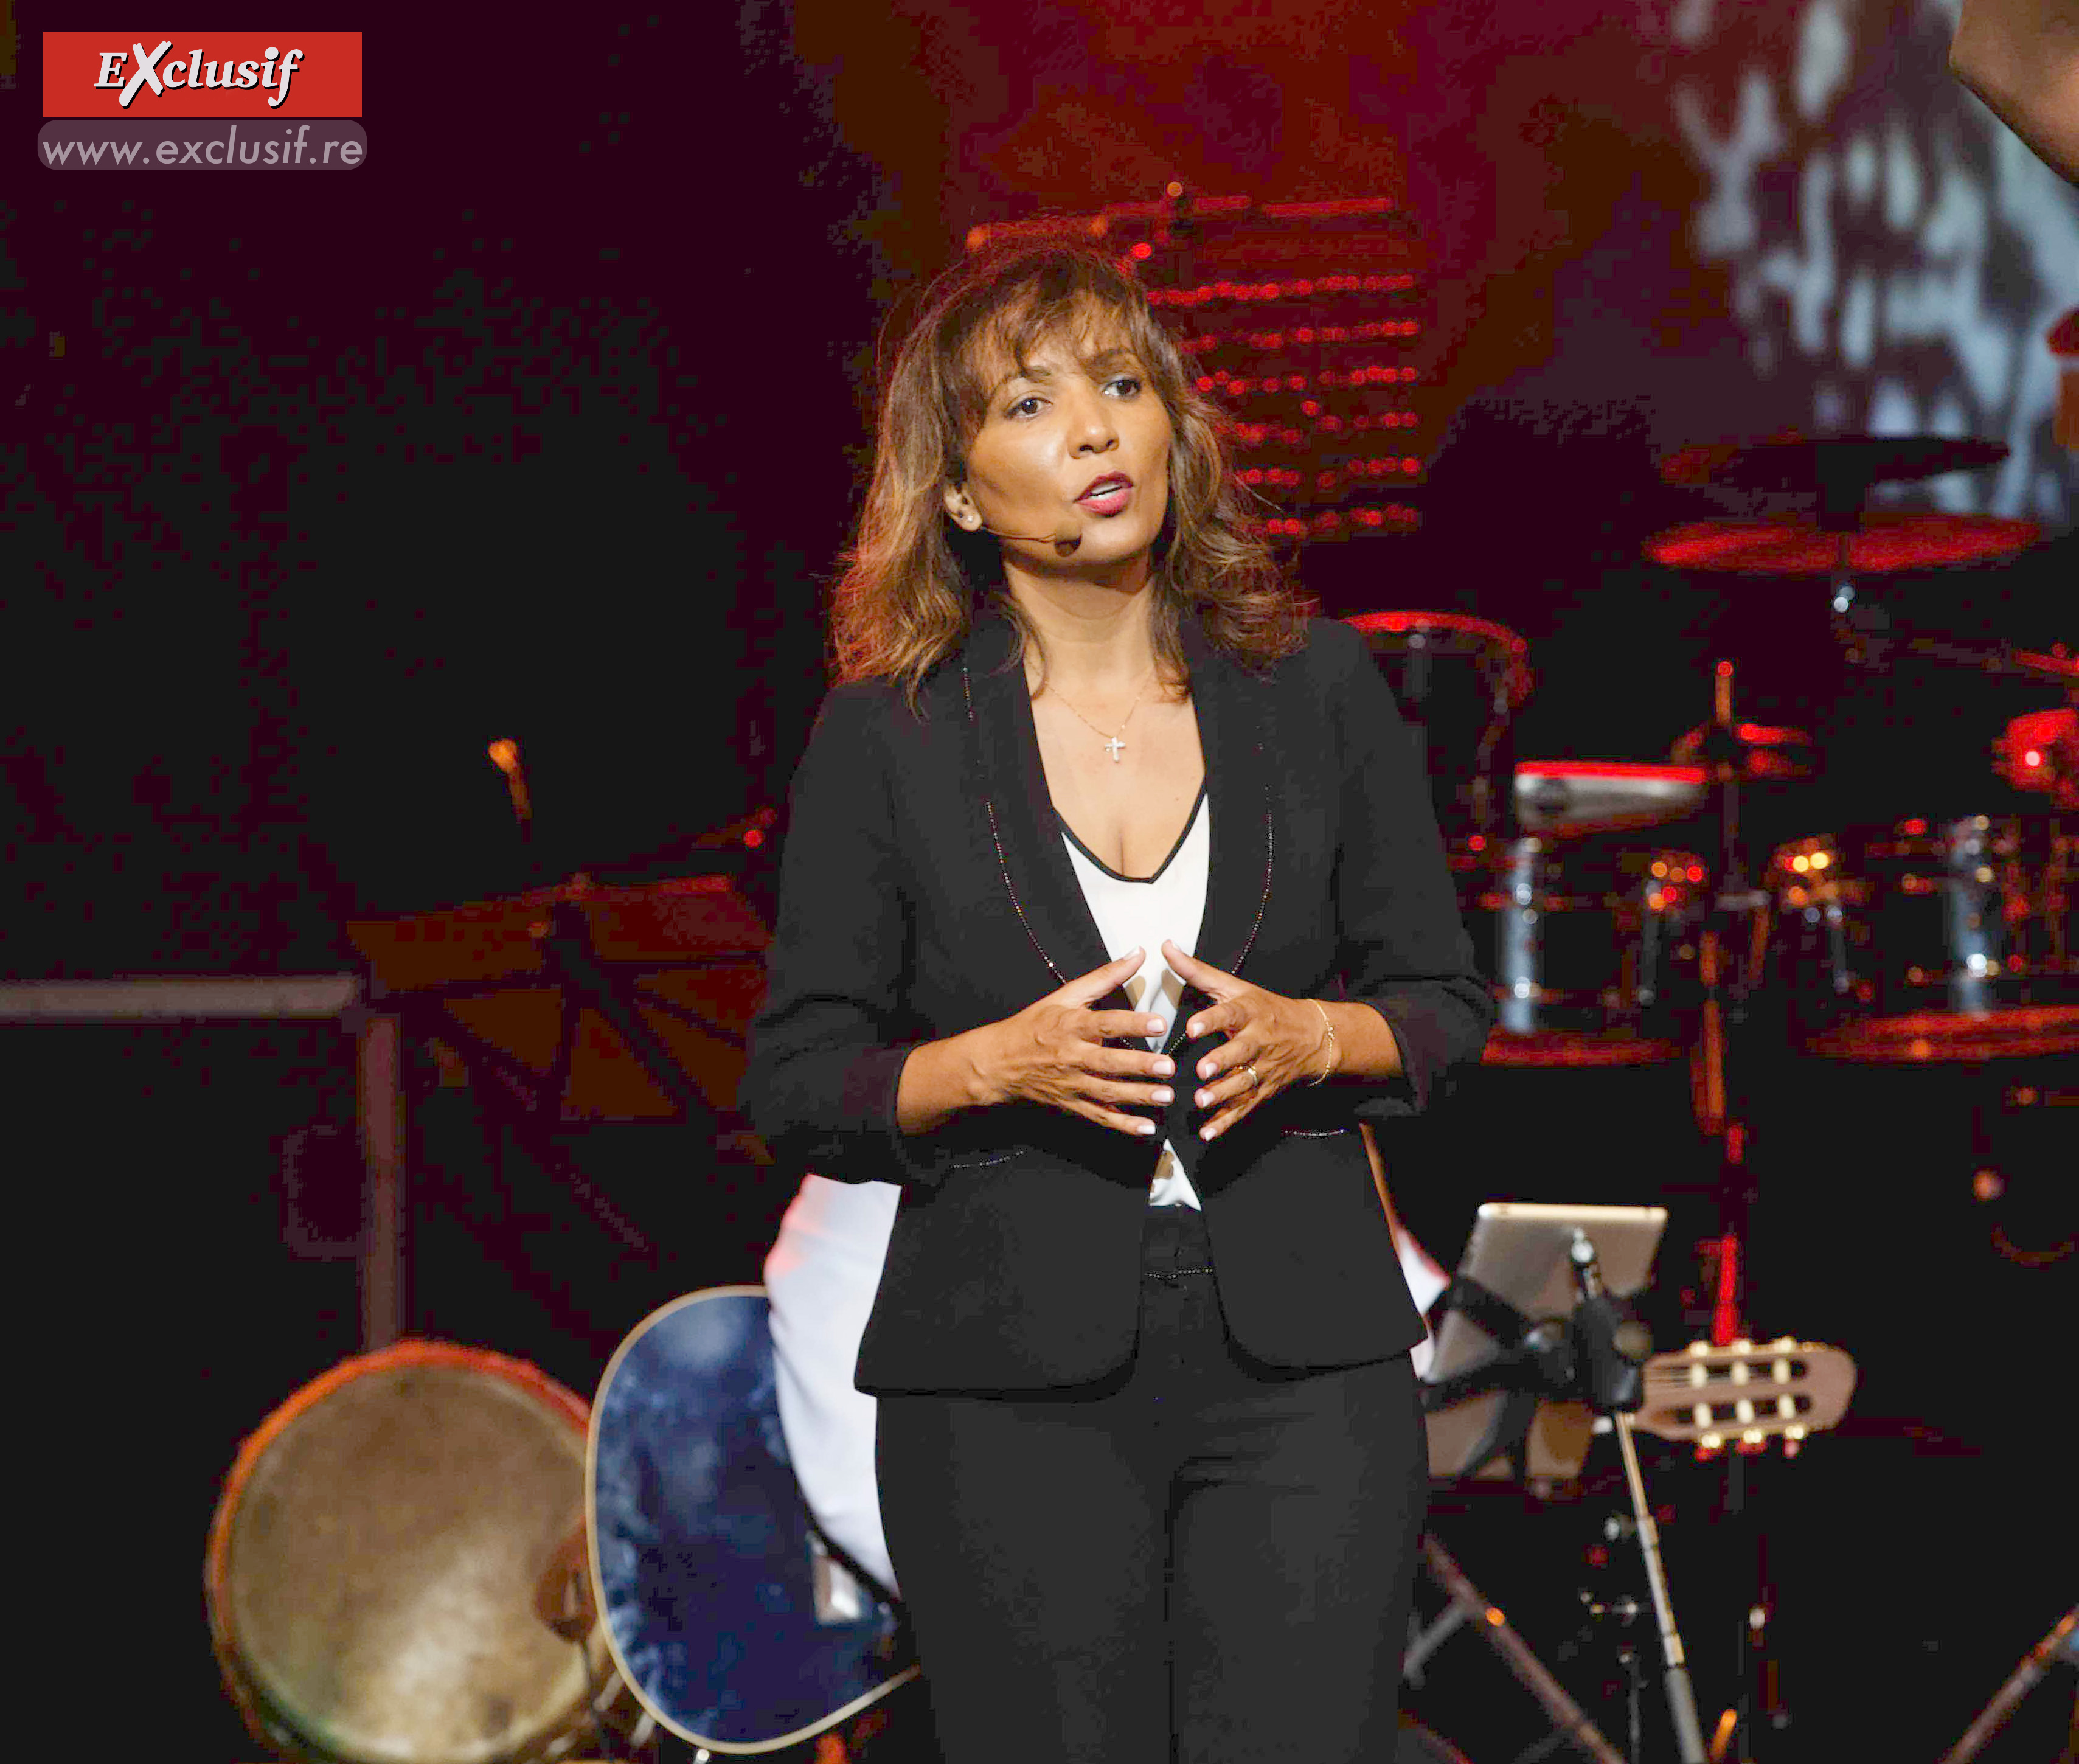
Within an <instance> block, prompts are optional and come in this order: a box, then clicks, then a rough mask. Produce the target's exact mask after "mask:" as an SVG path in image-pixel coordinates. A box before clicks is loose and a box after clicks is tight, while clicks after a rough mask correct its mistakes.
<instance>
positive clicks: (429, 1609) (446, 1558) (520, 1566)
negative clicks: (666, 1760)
mask: <svg viewBox="0 0 2079 1764" xmlns="http://www.w3.org/2000/svg"><path fill="white" fill-rule="evenodd" d="M586 1422H587V1411H586V1407H585V1405H584V1403H583V1402H580V1401H579V1399H578V1398H576V1397H575V1396H574V1395H572V1394H571V1393H570V1392H569V1391H567V1390H564V1389H563V1387H562V1386H560V1385H558V1384H556V1383H555V1382H553V1381H552V1380H550V1379H549V1378H548V1377H545V1376H544V1375H543V1374H542V1373H540V1372H538V1371H537V1370H535V1369H533V1367H531V1366H529V1365H525V1364H523V1363H522V1362H521V1361H517V1360H510V1359H508V1358H506V1357H505V1356H503V1355H501V1354H496V1353H489V1352H483V1351H480V1350H477V1349H473V1348H458V1347H451V1346H448V1345H446V1344H441V1343H437V1342H421V1341H409V1342H404V1343H400V1344H398V1345H397V1346H395V1347H394V1348H387V1349H385V1350H383V1352H379V1353H373V1354H368V1355H366V1356H362V1357H360V1358H358V1359H353V1360H349V1361H345V1362H344V1363H343V1364H341V1365H338V1366H336V1367H334V1368H333V1369H332V1370H331V1371H330V1372H328V1373H325V1374H324V1376H323V1377H320V1378H318V1379H317V1380H316V1381H315V1382H312V1383H311V1384H309V1385H307V1386H305V1387H304V1388H303V1390H299V1392H297V1393H296V1394H295V1396H293V1397H291V1398H290V1399H289V1401H288V1402H286V1403H284V1404H283V1405H282V1407H280V1408H278V1409H277V1410H276V1411H274V1414H273V1415H270V1416H269V1417H268V1419H266V1422H265V1423H262V1425H261V1428H260V1429H259V1431H258V1432H256V1433H255V1434H254V1435H253V1437H252V1438H251V1439H249V1440H247V1441H246V1443H245V1446H244V1447H243V1448H241V1451H240V1453H239V1454H238V1458H237V1461H236V1464H235V1465H233V1466H232V1470H231V1473H230V1474H229V1476H228V1478H226V1479H225V1484H224V1495H223V1498H222V1499H221V1500H220V1502H219V1503H218V1505H217V1509H216V1517H215V1523H214V1524H212V1526H211V1529H210V1539H209V1557H208V1563H207V1594H208V1603H209V1620H210V1629H211V1635H212V1637H213V1638H214V1640H215V1647H216V1655H217V1661H218V1663H219V1665H220V1666H221V1667H222V1669H223V1672H224V1682H225V1683H226V1685H227V1686H228V1687H229V1689H230V1691H231V1693H232V1696H233V1698H234V1699H236V1701H237V1703H238V1704H239V1707H240V1708H241V1711H242V1712H243V1713H244V1714H245V1719H246V1722H247V1724H248V1725H249V1727H250V1728H252V1730H253V1734H254V1735H255V1737H257V1738H258V1739H259V1740H261V1741H262V1742H263V1743H264V1744H266V1745H270V1746H271V1747H273V1748H274V1749H276V1750H277V1751H278V1752H280V1753H282V1754H284V1755H286V1756H288V1757H291V1758H302V1759H308V1760H312V1761H315V1764H491V1761H492V1760H494V1759H495V1760H500V1761H504V1760H513V1761H517V1764H535V1761H547V1760H553V1759H556V1758H563V1757H564V1756H565V1755H567V1754H569V1753H570V1752H571V1750H572V1749H574V1748H575V1747H577V1746H578V1745H579V1744H580V1743H581V1742H589V1743H588V1747H587V1749H589V1750H597V1749H600V1746H599V1743H598V1740H597V1738H596V1737H595V1725H594V1718H595V1716H597V1717H599V1718H600V1719H604V1720H608V1721H609V1723H610V1724H613V1725H614V1726H616V1727H618V1728H621V1729H622V1730H623V1731H624V1732H625V1731H627V1729H628V1728H629V1726H630V1724H631V1723H630V1716H631V1715H632V1713H633V1703H632V1700H631V1699H628V1698H627V1697H626V1694H625V1689H624V1688H623V1687H621V1682H620V1681H619V1679H618V1678H617V1676H616V1675H615V1674H614V1672H613V1665H612V1662H611V1660H610V1659H609V1656H608V1653H607V1649H606V1647H605V1645H604V1638H603V1637H601V1636H600V1635H599V1634H598V1633H597V1632H595V1633H594V1634H593V1635H592V1637H590V1638H589V1639H588V1641H587V1642H586V1644H585V1645H584V1647H583V1648H580V1647H579V1646H578V1645H575V1644H573V1643H571V1642H568V1641H563V1640H562V1639H561V1638H560V1637H558V1636H556V1635H555V1634H554V1632H552V1631H550V1629H549V1628H547V1627H546V1625H545V1624H543V1623H542V1621H541V1620H540V1619H539V1618H538V1616H536V1615H535V1611H534V1603H533V1595H534V1586H535V1582H536V1579H537V1578H538V1576H539V1574H541V1572H542V1567H543V1565H544V1564H546V1562H547V1561H549V1559H550V1557H551V1556H552V1555H553V1554H554V1552H555V1550H556V1548H557V1546H558V1544H559V1543H560V1542H561V1541H562V1540H563V1538H564V1537H566V1536H567V1535H568V1534H569V1533H570V1532H571V1530H572V1529H573V1528H575V1526H576V1524H577V1523H578V1521H579V1519H580V1518H581V1517H582V1515H583V1514H584V1454H585V1428H586Z"/></svg>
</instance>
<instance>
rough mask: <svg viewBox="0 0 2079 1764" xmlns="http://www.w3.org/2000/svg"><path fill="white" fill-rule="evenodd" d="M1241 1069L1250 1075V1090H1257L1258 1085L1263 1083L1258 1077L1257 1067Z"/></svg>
mask: <svg viewBox="0 0 2079 1764" xmlns="http://www.w3.org/2000/svg"><path fill="white" fill-rule="evenodd" d="M1241 1069H1242V1070H1243V1071H1244V1072H1247V1073H1248V1074H1249V1089H1252V1090H1253V1089H1256V1087H1257V1085H1260V1084H1261V1083H1262V1082H1263V1081H1262V1080H1261V1078H1259V1077H1257V1075H1256V1068H1255V1067H1253V1066H1244V1067H1243V1068H1241Z"/></svg>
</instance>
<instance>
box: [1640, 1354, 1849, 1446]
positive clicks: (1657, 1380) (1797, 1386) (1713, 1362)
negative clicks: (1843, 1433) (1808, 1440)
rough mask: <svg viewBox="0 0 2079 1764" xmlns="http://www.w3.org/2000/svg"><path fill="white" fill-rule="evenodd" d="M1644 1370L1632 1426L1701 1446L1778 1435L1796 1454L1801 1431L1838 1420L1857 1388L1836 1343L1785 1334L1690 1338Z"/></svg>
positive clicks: (1744, 1442)
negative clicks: (1761, 1338) (1717, 1340)
mask: <svg viewBox="0 0 2079 1764" xmlns="http://www.w3.org/2000/svg"><path fill="white" fill-rule="evenodd" d="M1642 1371H1643V1375H1644V1384H1645V1391H1646V1402H1645V1406H1644V1407H1642V1408H1641V1409H1640V1411H1638V1414H1637V1415H1634V1416H1633V1417H1632V1425H1633V1427H1634V1428H1638V1430H1639V1431H1640V1432H1644V1433H1651V1434H1655V1435H1657V1436H1659V1437H1660V1438H1661V1439H1663V1440H1692V1441H1694V1442H1695V1443H1696V1444H1698V1445H1699V1446H1700V1447H1701V1448H1703V1449H1705V1451H1717V1450H1718V1449H1720V1448H1722V1447H1726V1446H1734V1447H1746V1448H1753V1447H1756V1446H1760V1445H1764V1444H1767V1442H1768V1441H1769V1440H1772V1439H1779V1438H1780V1440H1782V1441H1783V1444H1784V1453H1785V1454H1786V1455H1788V1454H1791V1453H1795V1452H1796V1451H1797V1448H1798V1446H1799V1445H1800V1444H1801V1443H1802V1442H1803V1441H1804V1440H1805V1437H1806V1436H1807V1435H1809V1434H1813V1433H1817V1432H1820V1431H1821V1430H1822V1429H1823V1428H1830V1427H1833V1426H1834V1425H1836V1424H1837V1423H1838V1422H1839V1421H1840V1419H1841V1417H1842V1416H1843V1415H1845V1414H1847V1411H1848V1398H1849V1397H1850V1396H1851V1395H1852V1394H1854V1392H1855V1361H1852V1360H1851V1359H1850V1358H1849V1357H1848V1356H1847V1354H1845V1353H1843V1352H1842V1351H1841V1350H1840V1349H1839V1348H1825V1347H1822V1346H1820V1345H1819V1344H1818V1343H1817V1342H1812V1341H1797V1340H1793V1339H1792V1337H1790V1336H1783V1337H1781V1338H1780V1340H1776V1341H1767V1342H1755V1341H1735V1342H1734V1343H1733V1344H1731V1345H1730V1347H1725V1348H1717V1347H1713V1346H1712V1345H1711V1344H1710V1343H1709V1342H1706V1341H1695V1342H1692V1343H1691V1344H1689V1346H1688V1349H1687V1350H1686V1351H1685V1352H1681V1353H1661V1354H1655V1355H1654V1356H1653V1357H1652V1358H1651V1359H1650V1360H1649V1361H1646V1365H1645V1366H1644V1368H1643V1369H1642Z"/></svg>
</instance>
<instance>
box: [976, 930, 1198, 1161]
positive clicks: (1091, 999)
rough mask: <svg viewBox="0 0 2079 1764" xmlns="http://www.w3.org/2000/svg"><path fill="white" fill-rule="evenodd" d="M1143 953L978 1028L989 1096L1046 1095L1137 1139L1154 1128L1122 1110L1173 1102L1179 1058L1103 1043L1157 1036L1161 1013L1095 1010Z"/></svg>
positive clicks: (1136, 967)
mask: <svg viewBox="0 0 2079 1764" xmlns="http://www.w3.org/2000/svg"><path fill="white" fill-rule="evenodd" d="M1143 959H1144V951H1140V950H1132V951H1128V952H1127V954H1126V955H1122V956H1120V957H1119V959H1118V960H1117V961H1115V962H1107V963H1106V964H1105V965H1104V966H1103V967H1102V968H1094V969H1092V970H1091V971H1090V972H1089V973H1087V974H1085V975H1084V976H1082V977H1081V979H1078V980H1070V981H1069V984H1067V985H1065V986H1064V987H1062V988H1061V989H1060V991H1058V992H1053V993H1048V994H1047V996H1046V997H1044V998H1041V999H1039V1000H1036V1001H1035V1002H1033V1003H1032V1004H1030V1005H1027V1006H1026V1007H1025V1009H1023V1010H1021V1011H1020V1012H1019V1014H1017V1015H1016V1016H1015V1017H1006V1018H1004V1020H1003V1021H1002V1022H998V1023H991V1024H989V1026H987V1027H986V1028H985V1029H982V1030H977V1031H976V1034H977V1037H978V1038H979V1039H980V1040H981V1047H979V1048H978V1049H977V1055H978V1057H977V1060H976V1065H977V1070H978V1072H979V1074H980V1076H981V1080H982V1086H983V1093H984V1095H985V1097H986V1098H987V1099H988V1101H990V1102H1010V1101H1023V1102H1041V1103H1044V1104H1046V1105H1047V1106H1048V1107H1049V1108H1052V1109H1060V1110H1064V1111H1065V1112H1066V1113H1068V1114H1079V1115H1081V1116H1082V1118H1084V1119H1085V1120H1086V1121H1094V1122H1097V1123H1098V1126H1100V1127H1111V1128H1112V1129H1113V1130H1115V1131H1117V1132H1120V1133H1130V1134H1132V1135H1134V1136H1135V1137H1136V1138H1137V1139H1139V1138H1145V1137H1147V1136H1148V1135H1152V1133H1153V1132H1154V1131H1155V1129H1156V1123H1155V1122H1152V1121H1150V1120H1149V1119H1148V1118H1147V1117H1146V1116H1144V1115H1137V1114H1123V1113H1122V1112H1121V1110H1122V1108H1123V1107H1126V1106H1148V1105H1151V1104H1152V1105H1153V1106H1157V1107H1161V1106H1164V1105H1165V1104H1166V1103H1168V1102H1169V1097H1170V1091H1169V1082H1168V1081H1169V1080H1170V1079H1171V1078H1173V1077H1174V1076H1175V1075H1176V1070H1177V1068H1176V1066H1175V1064H1174V1063H1173V1061H1171V1060H1169V1059H1168V1058H1166V1057H1165V1055H1161V1054H1157V1053H1150V1052H1148V1051H1145V1050H1144V1049H1133V1048H1125V1047H1106V1046H1105V1045H1104V1044H1105V1043H1106V1042H1107V1041H1118V1040H1123V1039H1127V1038H1129V1037H1131V1038H1133V1039H1141V1038H1143V1037H1145V1036H1148V1035H1161V1033H1162V1030H1163V1022H1162V1019H1161V1018H1159V1017H1151V1016H1149V1015H1148V1014H1147V1013H1146V1012H1145V1011H1139V1010H1093V1009H1090V1006H1091V1005H1094V1004H1095V1003H1096V1002H1097V1001H1098V1000H1099V999H1100V998H1102V997H1104V995H1105V994H1106V993H1108V992H1110V991H1111V989H1113V988H1114V987H1115V986H1119V985H1123V984H1124V983H1125V982H1126V981H1127V980H1131V979H1132V977H1133V976H1135V975H1136V974H1137V973H1139V972H1140V964H1141V962H1142V960H1143Z"/></svg>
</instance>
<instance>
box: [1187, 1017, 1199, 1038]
mask: <svg viewBox="0 0 2079 1764" xmlns="http://www.w3.org/2000/svg"><path fill="white" fill-rule="evenodd" d="M1184 1033H1185V1034H1186V1035H1197V1034H1198V1021H1197V1019H1196V1018H1194V1019H1193V1020H1192V1021H1191V1022H1188V1023H1186V1024H1185V1025H1184Z"/></svg>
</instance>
